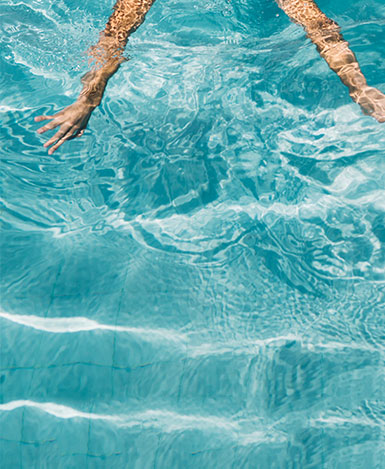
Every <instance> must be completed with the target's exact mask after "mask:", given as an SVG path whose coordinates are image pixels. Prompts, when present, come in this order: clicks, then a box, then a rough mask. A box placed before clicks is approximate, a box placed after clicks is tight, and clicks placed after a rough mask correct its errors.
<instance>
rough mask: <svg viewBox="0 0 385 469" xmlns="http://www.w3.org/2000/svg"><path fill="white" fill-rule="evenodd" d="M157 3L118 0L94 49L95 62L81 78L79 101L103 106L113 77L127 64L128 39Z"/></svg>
mask: <svg viewBox="0 0 385 469" xmlns="http://www.w3.org/2000/svg"><path fill="white" fill-rule="evenodd" d="M153 3H154V0H118V1H117V2H116V4H115V6H114V11H113V13H112V15H111V16H110V18H109V20H108V22H107V25H106V27H105V29H104V31H103V32H102V33H100V37H99V41H98V43H97V44H96V45H95V46H93V47H91V48H90V50H89V56H90V58H91V61H92V62H93V66H92V69H91V71H90V72H88V73H87V74H86V75H84V77H83V78H82V83H83V89H82V91H81V93H80V95H79V101H82V102H84V103H85V104H87V105H89V106H90V107H96V106H98V105H99V104H100V101H101V99H102V97H103V93H104V90H105V87H106V85H107V82H108V80H109V79H110V78H111V76H112V75H113V74H114V73H115V72H116V71H117V70H118V68H119V66H120V64H121V63H122V62H124V60H125V59H124V57H123V52H124V48H125V46H126V44H127V40H128V38H129V36H130V35H131V34H132V33H133V32H134V31H135V30H136V29H137V28H138V26H139V25H140V24H141V23H142V22H143V20H144V17H145V15H146V13H147V12H148V10H149V9H150V7H151V5H152V4H153Z"/></svg>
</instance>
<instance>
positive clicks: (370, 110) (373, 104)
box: [352, 86, 385, 122]
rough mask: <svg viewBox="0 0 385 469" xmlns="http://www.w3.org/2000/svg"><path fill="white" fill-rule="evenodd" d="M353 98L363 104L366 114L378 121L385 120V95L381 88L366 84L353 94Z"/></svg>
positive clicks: (362, 107)
mask: <svg viewBox="0 0 385 469" xmlns="http://www.w3.org/2000/svg"><path fill="white" fill-rule="evenodd" d="M352 98H353V99H354V101H355V102H356V103H357V104H359V105H360V106H361V109H362V112H363V113H364V114H367V115H369V116H372V117H374V118H375V119H377V120H378V122H385V95H384V94H383V93H382V92H381V91H380V90H378V89H377V88H372V87H371V86H366V87H365V88H363V89H362V90H360V91H359V92H358V93H354V94H352Z"/></svg>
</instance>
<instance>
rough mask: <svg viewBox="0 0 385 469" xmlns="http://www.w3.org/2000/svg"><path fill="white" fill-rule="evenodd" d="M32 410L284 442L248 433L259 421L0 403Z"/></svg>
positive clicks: (6, 408)
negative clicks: (114, 412)
mask: <svg viewBox="0 0 385 469" xmlns="http://www.w3.org/2000/svg"><path fill="white" fill-rule="evenodd" d="M28 407H29V408H33V409H37V410H40V411H41V412H45V413H46V414H50V415H53V416H54V417H56V418H59V419H86V420H100V421H105V422H110V423H111V424H114V425H116V426H118V427H119V428H133V427H140V428H141V429H142V428H157V429H160V430H161V431H162V432H164V433H172V432H177V431H185V430H189V429H193V430H200V431H202V432H207V431H211V432H212V431H217V432H220V433H221V434H223V433H228V434H229V435H230V437H232V438H233V439H234V440H237V441H238V442H239V443H240V444H242V445H249V444H255V443H260V442H262V441H282V440H284V439H285V437H284V435H283V434H282V433H281V432H278V431H274V430H272V429H271V428H270V427H268V428H266V425H264V427H265V428H264V429H263V430H255V431H253V432H251V433H250V432H249V431H248V430H247V428H248V427H250V426H251V427H252V428H256V427H260V426H261V421H260V420H259V419H247V420H246V421H244V420H238V421H236V420H233V419H231V418H226V417H218V416H215V415H207V416H206V415H205V416H204V415H199V414H195V415H191V414H190V415H189V414H181V413H178V412H174V411H168V410H159V409H149V410H144V411H142V412H133V413H129V412H128V413H120V414H119V415H109V414H97V413H92V412H82V411H79V410H77V409H74V408H72V407H69V406H65V405H61V404H56V403H53V402H35V401H30V400H17V401H11V402H7V403H5V404H0V412H1V411H3V412H11V411H13V410H16V409H20V408H28Z"/></svg>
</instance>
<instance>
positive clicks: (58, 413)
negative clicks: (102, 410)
mask: <svg viewBox="0 0 385 469" xmlns="http://www.w3.org/2000/svg"><path fill="white" fill-rule="evenodd" d="M20 407H32V408H35V409H39V410H41V411H43V412H46V413H47V414H50V415H53V416H55V417H57V418H60V419H72V418H82V419H92V420H109V421H115V422H118V421H119V420H120V417H117V416H112V415H101V414H93V413H90V412H81V411H79V410H76V409H73V408H72V407H69V406H65V405H61V404H55V403H52V402H34V401H29V400H19V401H11V402H7V403H6V404H0V411H12V410H15V409H19V408H20Z"/></svg>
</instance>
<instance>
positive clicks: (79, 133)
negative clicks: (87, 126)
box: [76, 129, 84, 137]
mask: <svg viewBox="0 0 385 469" xmlns="http://www.w3.org/2000/svg"><path fill="white" fill-rule="evenodd" d="M82 135H84V129H83V130H80V131H79V132H78V134H77V135H76V137H81V136H82Z"/></svg>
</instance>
